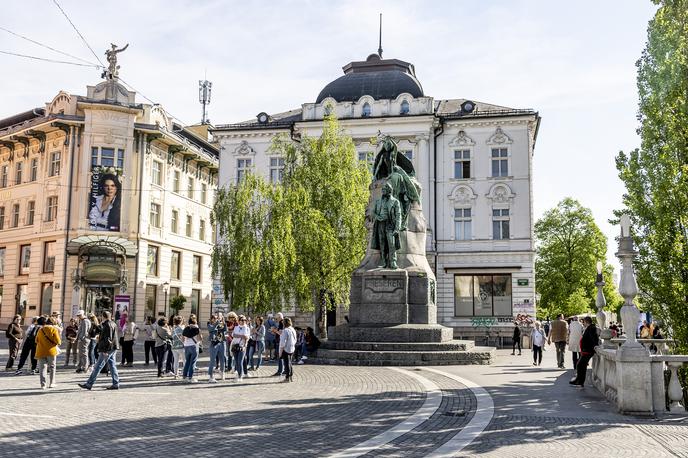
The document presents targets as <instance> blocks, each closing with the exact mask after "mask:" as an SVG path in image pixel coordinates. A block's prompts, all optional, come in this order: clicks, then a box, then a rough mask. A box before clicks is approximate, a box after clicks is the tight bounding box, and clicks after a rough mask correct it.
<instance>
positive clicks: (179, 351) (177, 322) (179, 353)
mask: <svg viewBox="0 0 688 458" xmlns="http://www.w3.org/2000/svg"><path fill="white" fill-rule="evenodd" d="M182 321H184V319H183V318H182V317H181V316H180V315H177V316H175V317H174V319H173V321H172V323H173V324H174V327H173V328H172V355H173V361H174V362H173V363H172V372H173V373H174V378H175V379H176V378H177V377H178V375H179V362H180V361H181V363H182V365H183V364H184V361H185V357H184V352H185V350H184V336H183V335H182V334H183V332H184V326H182ZM183 369H184V368H183V367H182V371H183Z"/></svg>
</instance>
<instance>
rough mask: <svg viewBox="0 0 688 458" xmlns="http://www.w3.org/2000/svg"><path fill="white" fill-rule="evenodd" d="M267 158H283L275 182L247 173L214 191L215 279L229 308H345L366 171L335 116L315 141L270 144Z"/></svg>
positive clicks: (360, 246)
mask: <svg viewBox="0 0 688 458" xmlns="http://www.w3.org/2000/svg"><path fill="white" fill-rule="evenodd" d="M271 154H276V155H279V156H281V157H283V158H284V159H285V169H284V174H283V179H282V181H281V182H280V183H266V182H265V180H264V179H263V178H261V177H259V176H256V175H253V174H249V175H247V176H246V177H245V178H243V179H242V180H240V181H239V182H238V183H236V184H231V185H229V186H227V187H226V188H223V189H221V190H220V191H219V192H218V198H217V201H216V203H215V207H214V210H213V222H214V223H215V224H216V225H217V228H218V235H219V240H218V242H219V243H218V245H217V246H216V247H215V249H214V251H213V255H212V265H213V274H214V275H217V276H219V278H220V282H221V284H222V286H223V287H224V290H225V294H226V295H227V296H228V298H229V297H230V296H231V304H232V308H251V309H252V310H255V311H257V312H266V311H269V310H280V309H282V308H283V307H284V306H286V305H287V304H294V305H297V306H298V307H299V309H300V310H302V311H312V310H314V308H315V305H316V304H318V305H319V306H321V307H323V308H327V307H334V306H336V304H342V303H344V304H346V303H348V298H349V288H350V281H351V278H350V277H351V273H352V271H353V270H354V269H355V268H356V267H357V266H358V264H359V263H360V261H361V259H362V258H363V255H364V254H365V249H366V226H365V221H364V218H365V209H366V206H367V204H368V198H369V189H368V187H369V185H370V172H369V171H368V168H367V166H366V165H365V164H363V163H359V162H358V161H357V160H356V154H355V148H354V145H353V142H352V140H351V138H350V137H349V136H347V135H345V134H344V133H343V132H342V131H341V130H340V128H339V125H338V123H337V121H336V120H335V119H334V118H328V119H326V120H325V123H324V127H323V132H322V135H321V136H320V137H318V138H311V137H307V136H305V137H304V138H302V139H301V140H300V141H296V142H295V141H292V140H291V139H290V138H288V137H286V136H282V137H278V138H276V139H275V141H274V142H273V144H272V146H271ZM325 298H327V299H328V300H325Z"/></svg>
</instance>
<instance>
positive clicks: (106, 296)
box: [84, 285, 115, 318]
mask: <svg viewBox="0 0 688 458" xmlns="http://www.w3.org/2000/svg"><path fill="white" fill-rule="evenodd" d="M114 308H115V288H114V287H112V286H100V285H88V286H87V287H86V304H85V306H84V309H85V310H86V312H90V313H93V314H94V315H95V316H97V317H99V318H100V315H101V314H102V313H103V312H104V311H106V310H107V311H108V312H110V313H113V314H114ZM113 316H114V315H113Z"/></svg>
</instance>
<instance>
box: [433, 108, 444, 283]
mask: <svg viewBox="0 0 688 458" xmlns="http://www.w3.org/2000/svg"><path fill="white" fill-rule="evenodd" d="M439 121H440V125H439V127H436V128H435V137H434V138H433V150H432V160H433V162H434V163H433V169H434V175H433V177H432V182H433V183H432V190H433V196H434V197H433V204H434V205H435V211H434V212H433V215H432V216H433V226H432V244H433V249H434V250H435V276H437V275H438V273H437V256H438V253H437V137H439V136H440V135H442V134H443V133H444V119H442V118H439Z"/></svg>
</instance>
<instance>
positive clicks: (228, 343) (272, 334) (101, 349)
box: [6, 310, 320, 390]
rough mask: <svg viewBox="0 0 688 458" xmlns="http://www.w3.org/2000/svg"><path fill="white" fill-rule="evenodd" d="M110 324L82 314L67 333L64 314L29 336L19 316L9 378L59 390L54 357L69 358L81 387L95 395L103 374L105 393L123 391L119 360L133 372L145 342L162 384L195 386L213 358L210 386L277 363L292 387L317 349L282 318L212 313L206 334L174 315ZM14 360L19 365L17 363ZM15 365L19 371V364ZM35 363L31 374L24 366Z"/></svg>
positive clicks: (308, 332)
mask: <svg viewBox="0 0 688 458" xmlns="http://www.w3.org/2000/svg"><path fill="white" fill-rule="evenodd" d="M117 318H119V319H118V320H117V319H114V318H112V315H111V313H110V312H108V311H105V312H102V314H101V316H100V317H96V316H95V315H94V314H92V313H88V314H87V313H85V312H84V311H83V310H79V311H78V313H77V315H76V317H74V318H72V319H70V320H69V323H68V324H67V325H66V326H64V325H63V323H62V321H61V320H60V317H59V313H57V312H55V313H53V314H52V315H50V316H47V315H45V316H40V317H36V318H33V319H32V320H31V324H30V325H29V326H28V327H27V328H26V329H24V328H23V327H22V317H21V315H17V316H15V317H14V319H13V321H12V323H10V325H9V326H8V327H7V330H6V336H7V338H8V342H9V358H8V361H7V365H6V370H7V371H13V370H14V371H15V372H14V373H15V374H16V375H21V374H23V373H26V372H28V373H33V374H40V377H39V378H40V385H41V388H43V389H49V388H54V387H55V386H56V381H55V374H56V369H57V357H58V355H60V354H64V367H65V368H66V367H69V366H70V362H73V365H74V366H76V372H77V373H83V374H85V375H87V376H88V379H87V380H86V381H85V382H83V383H80V384H79V386H80V387H81V388H83V389H86V390H90V389H91V388H92V387H93V385H94V384H95V383H96V379H97V377H98V375H99V374H101V373H104V374H110V377H111V379H112V383H111V384H110V386H108V387H107V389H108V390H117V389H119V387H120V378H119V372H118V368H117V366H118V365H117V352H118V351H119V350H121V360H120V363H119V366H120V368H121V367H132V366H133V365H134V346H135V344H136V342H137V341H138V340H139V338H140V337H142V338H143V355H144V359H145V362H144V365H145V366H149V365H150V363H151V360H152V363H153V364H154V365H155V367H156V368H157V376H158V377H159V378H163V377H173V378H174V379H175V380H178V379H180V376H181V379H180V380H181V381H183V382H186V383H198V382H199V379H198V376H199V373H200V371H199V360H198V358H199V355H200V354H202V353H204V352H206V351H207V352H208V355H209V363H208V369H207V374H208V378H207V381H208V383H218V381H225V380H227V379H228V378H229V377H228V375H232V374H236V375H235V376H234V377H231V378H230V379H231V381H233V382H240V381H242V380H243V379H244V378H248V377H251V373H252V372H255V371H257V370H258V369H260V368H261V366H263V364H264V362H265V361H266V360H268V361H275V362H276V363H277V371H276V372H275V373H274V374H273V376H276V377H278V376H279V377H282V381H283V382H287V383H288V382H291V381H293V376H294V369H293V364H294V363H296V364H303V363H304V361H305V360H307V359H308V356H309V355H311V354H312V353H313V352H315V351H316V350H317V348H318V347H319V345H320V342H319V340H318V338H317V337H316V335H315V333H314V331H313V328H311V327H308V328H306V329H300V328H295V327H294V326H293V323H292V320H291V319H290V318H289V317H285V316H284V315H283V314H282V313H277V314H275V315H274V316H273V315H272V314H268V316H267V319H265V320H264V319H263V317H260V316H259V317H256V318H255V319H251V318H250V317H246V316H244V315H237V314H236V313H234V312H229V313H227V315H226V316H224V315H223V314H222V313H215V314H213V315H212V316H211V317H210V320H209V321H208V322H207V324H206V325H205V326H203V327H201V325H199V322H198V318H197V316H196V315H194V314H192V315H190V316H189V317H188V318H185V317H182V316H180V315H176V316H173V317H170V320H169V321H168V319H167V318H165V317H160V318H158V319H157V320H155V319H153V317H146V319H145V320H144V322H143V323H142V324H141V325H139V324H137V323H136V322H135V320H134V319H133V317H132V316H130V315H129V316H127V314H122V315H119V316H118V317H117ZM17 357H19V359H18V361H17ZM15 361H17V363H18V364H17V367H16V370H15V369H14V363H15ZM27 361H30V364H31V369H30V371H25V370H24V365H25V364H27Z"/></svg>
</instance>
